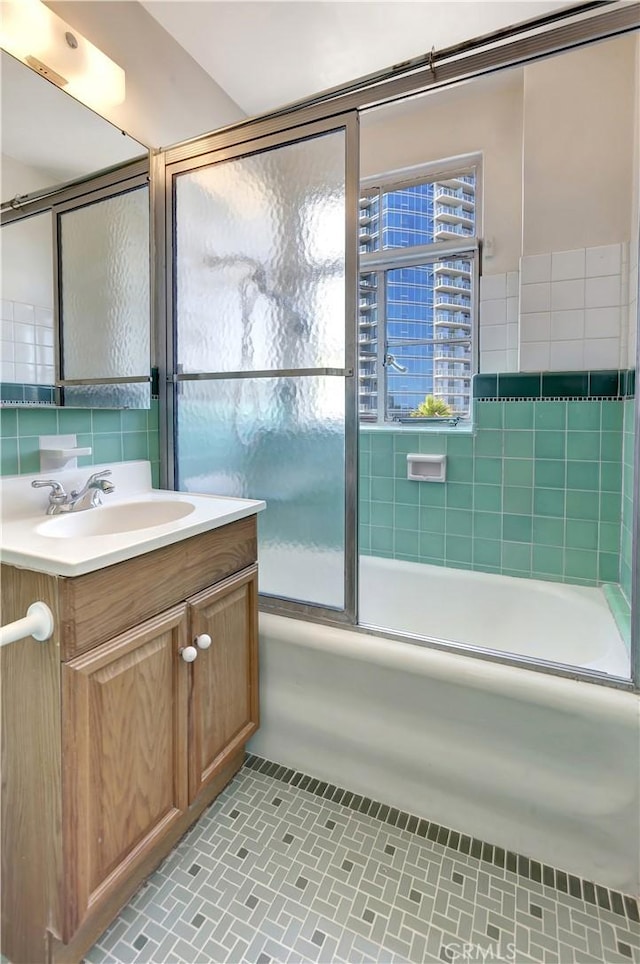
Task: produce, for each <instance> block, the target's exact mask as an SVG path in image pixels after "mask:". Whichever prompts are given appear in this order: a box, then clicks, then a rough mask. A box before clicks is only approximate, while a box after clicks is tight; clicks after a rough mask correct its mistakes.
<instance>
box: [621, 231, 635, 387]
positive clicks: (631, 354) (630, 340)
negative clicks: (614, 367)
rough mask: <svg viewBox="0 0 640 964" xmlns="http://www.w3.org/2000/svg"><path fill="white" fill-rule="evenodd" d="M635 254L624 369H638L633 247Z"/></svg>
mask: <svg viewBox="0 0 640 964" xmlns="http://www.w3.org/2000/svg"><path fill="white" fill-rule="evenodd" d="M632 247H633V253H632V256H631V258H630V262H629V312H628V324H627V325H624V324H623V330H624V329H625V328H626V338H625V342H626V344H625V345H623V353H624V354H623V357H624V361H623V363H622V367H623V368H635V367H636V346H637V340H638V324H639V322H638V248H637V246H636V245H633V246H632Z"/></svg>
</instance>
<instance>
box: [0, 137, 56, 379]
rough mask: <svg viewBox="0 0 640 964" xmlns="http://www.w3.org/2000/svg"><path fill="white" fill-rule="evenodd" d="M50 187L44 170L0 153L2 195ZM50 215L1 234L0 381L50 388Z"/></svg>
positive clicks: (51, 371) (51, 318)
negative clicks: (43, 186) (45, 186)
mask: <svg viewBox="0 0 640 964" xmlns="http://www.w3.org/2000/svg"><path fill="white" fill-rule="evenodd" d="M43 183H44V184H50V183H51V177H50V175H49V173H48V172H47V171H42V170H38V169H37V168H32V167H28V166H27V165H25V164H21V163H19V162H18V161H16V160H15V159H14V158H13V157H9V156H8V155H6V154H3V155H2V185H1V188H2V197H5V198H10V197H14V196H15V195H16V194H17V193H20V194H24V193H26V192H28V191H35V190H37V189H38V188H39V187H41V186H42V185H43ZM52 230H53V229H52V223H51V215H50V214H41V215H37V216H35V217H33V218H27V219H26V220H24V221H20V222H19V223H17V224H7V225H5V226H4V227H3V229H2V232H1V233H0V262H1V276H0V282H1V287H0V293H1V295H2V301H1V303H0V335H1V340H0V379H1V380H2V381H3V382H24V383H27V384H41V385H51V384H52V383H53V380H54V370H53V238H52Z"/></svg>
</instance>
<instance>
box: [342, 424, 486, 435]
mask: <svg viewBox="0 0 640 964" xmlns="http://www.w3.org/2000/svg"><path fill="white" fill-rule="evenodd" d="M359 427H360V431H361V432H382V433H384V432H411V434H414V433H416V434H418V435H473V423H472V422H471V421H465V422H458V424H457V425H415V426H414V425H410V424H408V423H407V422H386V423H385V424H384V425H381V424H379V423H377V422H360V423H359Z"/></svg>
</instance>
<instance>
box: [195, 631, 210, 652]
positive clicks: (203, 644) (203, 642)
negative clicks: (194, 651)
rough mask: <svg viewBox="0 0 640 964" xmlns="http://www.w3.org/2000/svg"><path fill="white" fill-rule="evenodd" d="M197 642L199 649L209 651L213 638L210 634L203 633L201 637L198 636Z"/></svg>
mask: <svg viewBox="0 0 640 964" xmlns="http://www.w3.org/2000/svg"><path fill="white" fill-rule="evenodd" d="M195 642H196V646H197V647H198V649H209V646H211V636H210V635H209V633H201V634H200V635H199V636H196V640H195Z"/></svg>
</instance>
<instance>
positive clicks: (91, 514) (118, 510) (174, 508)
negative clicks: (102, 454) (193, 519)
mask: <svg viewBox="0 0 640 964" xmlns="http://www.w3.org/2000/svg"><path fill="white" fill-rule="evenodd" d="M195 508H196V507H195V505H194V504H193V503H192V502H188V501H186V500H177V499H171V500H168V499H167V500H166V501H163V500H160V499H157V500H154V501H153V502H118V503H117V504H116V505H104V506H98V507H97V508H95V509H84V510H82V511H80V512H70V513H69V514H68V515H60V516H55V517H53V518H51V519H47V520H46V522H42V523H41V524H40V525H39V526H37V529H36V531H37V532H38V534H39V535H41V536H49V537H50V538H52V539H78V538H86V537H87V536H109V535H115V534H116V533H119V532H135V531H137V530H138V529H151V528H153V527H154V526H163V525H166V524H167V523H168V522H176V520H178V519H184V518H185V516H188V515H191V513H192V512H194V511H195Z"/></svg>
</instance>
